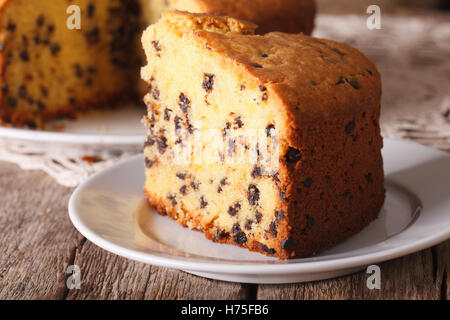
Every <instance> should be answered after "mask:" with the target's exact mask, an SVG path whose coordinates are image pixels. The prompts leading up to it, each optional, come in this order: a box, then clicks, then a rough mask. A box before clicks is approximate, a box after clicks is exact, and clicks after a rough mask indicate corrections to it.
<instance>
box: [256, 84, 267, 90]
mask: <svg viewBox="0 0 450 320" xmlns="http://www.w3.org/2000/svg"><path fill="white" fill-rule="evenodd" d="M258 88H259V90H260V91H262V92H266V91H267V88H266V87H264V86H263V85H258Z"/></svg>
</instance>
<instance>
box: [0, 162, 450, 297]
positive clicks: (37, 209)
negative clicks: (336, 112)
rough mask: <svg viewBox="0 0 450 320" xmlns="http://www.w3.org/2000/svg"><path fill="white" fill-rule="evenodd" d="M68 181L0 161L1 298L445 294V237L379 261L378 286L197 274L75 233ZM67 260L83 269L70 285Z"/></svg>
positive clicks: (360, 281) (358, 278) (361, 281)
mask: <svg viewBox="0 0 450 320" xmlns="http://www.w3.org/2000/svg"><path fill="white" fill-rule="evenodd" d="M71 192H72V189H70V188H64V187H61V186H59V185H57V184H56V183H55V182H54V181H53V180H52V178H50V177H48V176H47V175H46V174H44V173H42V172H39V171H22V170H20V169H19V168H18V167H17V166H16V165H13V164H8V163H4V162H1V163H0V195H1V196H0V227H1V229H0V252H1V254H0V299H42V298H45V299H447V298H448V297H449V288H450V286H449V278H448V271H449V266H450V263H449V256H450V255H449V253H450V240H449V241H447V242H445V243H443V244H440V245H438V246H435V247H433V248H430V249H427V250H424V251H421V252H418V253H415V254H412V255H409V256H406V257H402V258H399V259H395V260H393V261H389V262H386V263H383V264H381V265H380V268H381V276H382V281H381V283H382V287H381V290H369V289H367V286H366V281H367V277H368V275H367V274H366V273H364V272H360V273H357V274H354V275H350V276H345V277H342V278H339V279H333V280H328V281H319V282H314V283H305V284H290V285H248V284H238V283H227V282H220V281H214V280H208V279H203V278H200V277H196V276H193V275H190V274H187V273H185V272H182V271H175V270H168V269H165V268H159V267H154V266H149V265H145V264H142V263H137V262H134V261H131V260H127V259H124V258H121V257H118V256H116V255H113V254H110V253H108V252H106V251H104V250H102V249H100V248H99V247H97V246H95V245H93V244H92V243H91V242H89V241H86V239H85V238H84V237H83V236H82V235H81V234H79V233H78V232H77V231H76V230H75V229H74V227H73V226H72V224H71V222H70V221H69V217H68V214H67V203H68V200H69V196H70V194H71ZM69 265H78V266H79V267H80V269H81V277H82V284H81V289H80V290H68V289H67V287H66V280H67V277H68V276H69V275H68V274H66V270H67V267H68V266H69Z"/></svg>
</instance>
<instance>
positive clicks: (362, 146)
mask: <svg viewBox="0 0 450 320" xmlns="http://www.w3.org/2000/svg"><path fill="white" fill-rule="evenodd" d="M255 29H256V25H253V24H251V23H247V22H244V21H241V20H237V19H233V18H229V17H219V16H212V15H206V14H190V13H186V12H179V11H171V12H166V13H164V14H163V16H162V18H161V19H160V20H159V22H157V23H156V24H154V25H152V26H150V27H149V28H148V29H147V30H146V31H145V32H144V35H143V37H142V42H143V46H144V48H145V52H146V55H147V60H148V65H147V66H145V67H144V68H143V69H142V72H141V74H142V78H143V79H144V80H145V81H146V82H147V83H148V88H149V92H148V94H147V95H146V97H145V102H146V104H147V107H148V115H147V116H146V117H145V118H144V120H143V122H144V124H145V125H146V127H147V128H148V139H147V141H146V143H145V152H144V154H145V166H146V184H145V193H146V195H147V197H148V200H149V202H150V204H151V205H153V206H155V207H156V208H157V210H158V212H159V213H161V214H163V215H168V216H170V217H171V218H172V219H174V220H176V221H177V222H178V223H180V224H181V225H183V226H186V227H189V228H191V229H195V230H198V231H201V232H203V233H204V234H205V235H206V237H207V238H208V239H211V240H213V241H216V242H220V243H228V244H235V245H238V246H241V247H245V248H248V249H249V250H251V251H258V252H261V253H264V254H266V255H270V256H275V257H279V258H282V259H286V258H292V257H303V256H309V255H314V254H315V253H317V252H319V251H321V250H324V249H326V248H330V247H332V246H334V245H335V244H337V243H339V242H341V241H343V240H345V239H347V238H349V237H350V236H352V235H354V234H356V233H358V232H359V231H361V230H362V229H363V228H364V227H365V226H367V225H368V224H369V223H370V222H371V221H373V220H374V219H376V218H377V217H378V213H379V211H380V209H381V207H382V205H383V202H384V197H385V190H384V187H383V179H384V178H383V164H382V157H381V148H382V138H381V136H380V127H379V117H380V98H381V83H380V75H379V73H378V71H377V69H376V67H375V66H374V65H373V64H372V63H371V62H370V61H369V60H368V59H367V58H366V57H365V56H364V55H363V54H361V53H360V52H359V51H358V50H356V49H354V48H351V47H350V46H348V45H345V44H341V43H337V42H333V41H329V40H325V39H316V38H312V37H309V36H305V35H300V34H286V33H278V32H274V33H268V34H266V35H264V36H260V35H254V30H255Z"/></svg>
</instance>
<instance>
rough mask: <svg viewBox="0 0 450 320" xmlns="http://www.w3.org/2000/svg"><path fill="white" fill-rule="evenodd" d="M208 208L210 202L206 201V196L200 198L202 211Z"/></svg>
mask: <svg viewBox="0 0 450 320" xmlns="http://www.w3.org/2000/svg"><path fill="white" fill-rule="evenodd" d="M207 206H208V202H207V201H206V200H205V197H204V196H201V197H200V209H204V208H206V207H207Z"/></svg>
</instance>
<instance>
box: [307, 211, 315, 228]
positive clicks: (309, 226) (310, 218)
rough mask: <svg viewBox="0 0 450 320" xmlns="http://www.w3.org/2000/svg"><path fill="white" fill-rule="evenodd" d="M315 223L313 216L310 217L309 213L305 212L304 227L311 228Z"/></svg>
mask: <svg viewBox="0 0 450 320" xmlns="http://www.w3.org/2000/svg"><path fill="white" fill-rule="evenodd" d="M315 223H316V221H315V220H314V218H313V217H311V216H310V215H309V214H307V215H306V228H307V229H311V228H312V227H313V226H314V224H315Z"/></svg>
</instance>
